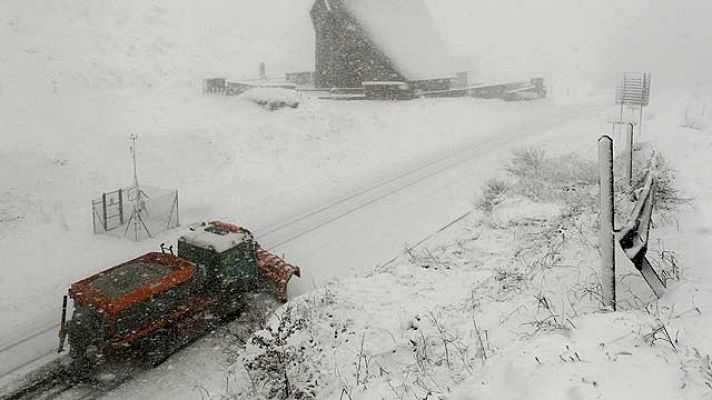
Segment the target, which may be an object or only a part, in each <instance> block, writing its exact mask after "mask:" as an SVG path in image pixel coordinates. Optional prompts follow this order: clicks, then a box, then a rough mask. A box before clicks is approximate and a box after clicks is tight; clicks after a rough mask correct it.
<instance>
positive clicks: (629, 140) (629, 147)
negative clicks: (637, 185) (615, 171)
mask: <svg viewBox="0 0 712 400" xmlns="http://www.w3.org/2000/svg"><path fill="white" fill-rule="evenodd" d="M624 153H625V158H624V165H623V179H625V182H626V184H627V185H628V187H629V188H631V187H633V124H628V127H627V130H626V134H625V151H624Z"/></svg>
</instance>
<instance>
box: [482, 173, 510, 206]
mask: <svg viewBox="0 0 712 400" xmlns="http://www.w3.org/2000/svg"><path fill="white" fill-rule="evenodd" d="M508 190H509V185H508V184H507V182H505V181H503V180H501V179H497V178H493V179H490V180H488V181H487V182H486V183H485V186H484V188H483V189H482V194H481V195H480V197H479V198H478V199H477V200H476V202H475V207H476V208H477V209H479V210H482V211H484V212H486V213H489V212H492V210H493V209H494V207H495V206H496V205H497V204H499V202H500V201H502V197H503V196H504V194H505V193H507V191H508Z"/></svg>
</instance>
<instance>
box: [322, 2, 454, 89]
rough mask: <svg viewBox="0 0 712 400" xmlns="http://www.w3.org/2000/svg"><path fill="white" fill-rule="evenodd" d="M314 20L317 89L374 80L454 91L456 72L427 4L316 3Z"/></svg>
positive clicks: (357, 84) (346, 85) (341, 86)
mask: <svg viewBox="0 0 712 400" xmlns="http://www.w3.org/2000/svg"><path fill="white" fill-rule="evenodd" d="M311 18H312V22H313V25H314V30H315V33H316V72H315V77H314V78H315V86H316V87H317V88H360V87H361V84H362V83H363V82H369V81H379V82H407V83H408V84H409V85H410V86H411V87H414V88H416V89H419V90H426V91H432V90H447V89H450V88H451V83H452V80H453V78H454V77H455V74H456V72H457V68H456V67H455V63H454V62H453V61H452V58H451V57H450V55H449V54H448V52H447V51H446V49H445V45H444V43H443V42H442V40H441V38H440V36H439V33H438V31H437V29H436V28H435V25H434V23H433V21H432V19H431V17H430V15H429V13H428V9H427V7H426V5H425V3H424V1H423V0H316V1H315V2H314V5H313V7H312V9H311ZM414 83H415V85H414Z"/></svg>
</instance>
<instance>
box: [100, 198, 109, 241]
mask: <svg viewBox="0 0 712 400" xmlns="http://www.w3.org/2000/svg"><path fill="white" fill-rule="evenodd" d="M101 206H102V214H103V215H102V217H103V218H104V232H106V231H108V230H109V223H108V222H107V212H106V193H103V194H102V195H101Z"/></svg>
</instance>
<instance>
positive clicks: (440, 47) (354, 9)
mask: <svg viewBox="0 0 712 400" xmlns="http://www.w3.org/2000/svg"><path fill="white" fill-rule="evenodd" d="M343 4H344V7H345V8H346V10H347V11H348V12H349V14H351V15H352V16H353V17H354V18H356V20H358V21H359V22H360V23H361V25H362V27H363V28H364V29H365V30H366V32H367V33H368V35H369V37H370V39H371V40H372V41H373V42H374V43H375V44H376V45H377V46H378V47H379V48H380V49H381V50H382V51H383V52H384V54H385V55H386V56H387V57H388V58H389V59H390V60H391V62H393V63H394V65H395V67H396V68H397V69H398V71H399V72H400V73H401V74H402V75H403V76H404V77H405V78H406V79H408V80H426V79H437V78H450V77H453V76H455V74H456V73H457V72H458V68H457V65H456V63H455V61H454V60H453V57H452V55H451V54H450V52H449V51H448V50H447V47H446V46H445V43H444V42H443V40H442V38H441V37H440V32H439V31H438V29H437V27H436V26H435V22H434V21H433V19H432V17H431V16H430V12H429V10H428V8H427V6H426V4H425V1H424V0H343Z"/></svg>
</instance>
